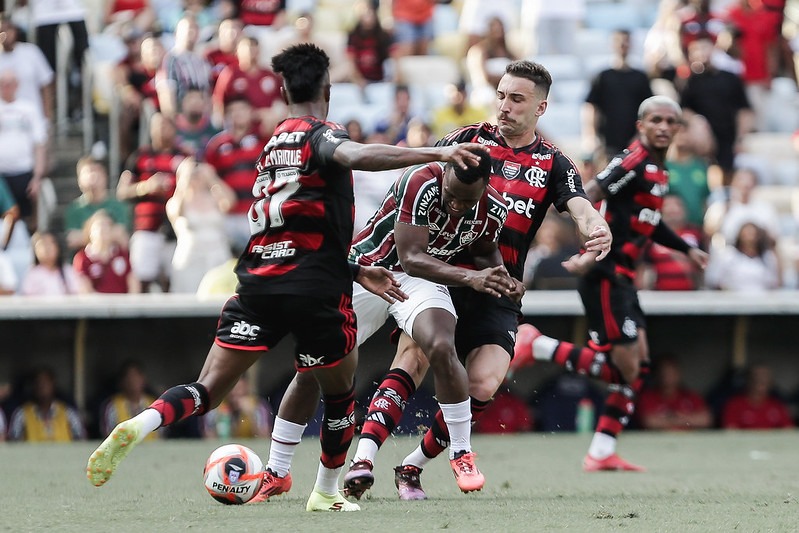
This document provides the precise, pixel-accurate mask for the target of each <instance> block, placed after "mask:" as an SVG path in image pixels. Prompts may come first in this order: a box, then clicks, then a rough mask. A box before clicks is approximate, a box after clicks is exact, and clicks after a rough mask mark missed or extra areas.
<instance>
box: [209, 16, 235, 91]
mask: <svg viewBox="0 0 799 533" xmlns="http://www.w3.org/2000/svg"><path fill="white" fill-rule="evenodd" d="M242 29H243V25H242V23H241V20H240V19H237V18H226V19H224V20H222V22H220V23H219V28H218V29H217V32H216V34H217V39H216V42H213V43H210V44H209V45H207V46H205V47H204V48H203V54H204V55H205V60H206V61H207V62H208V64H209V65H211V85H212V86H216V80H217V79H219V75H220V74H221V73H222V70H223V69H224V68H225V67H227V66H230V65H235V64H236V63H238V62H239V59H238V57H237V56H236V48H237V47H238V45H239V41H240V40H241V36H242Z"/></svg>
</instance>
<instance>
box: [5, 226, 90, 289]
mask: <svg viewBox="0 0 799 533" xmlns="http://www.w3.org/2000/svg"><path fill="white" fill-rule="evenodd" d="M31 242H32V243H33V253H34V255H35V257H36V259H35V264H34V266H33V267H32V268H31V269H30V270H29V271H28V274H27V275H26V276H25V279H23V280H22V286H21V287H20V290H19V292H20V294H24V295H25V296H63V295H66V294H76V293H77V292H78V283H77V280H76V279H75V271H74V270H72V267H71V266H70V265H68V264H66V263H65V262H64V256H63V254H62V253H61V245H60V244H58V239H56V236H55V235H54V234H52V233H50V232H36V233H34V234H33V237H31Z"/></svg>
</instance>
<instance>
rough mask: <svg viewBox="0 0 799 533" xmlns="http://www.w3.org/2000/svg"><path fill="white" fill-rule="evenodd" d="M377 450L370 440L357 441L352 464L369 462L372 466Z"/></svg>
mask: <svg viewBox="0 0 799 533" xmlns="http://www.w3.org/2000/svg"><path fill="white" fill-rule="evenodd" d="M378 449H379V448H378V447H377V443H376V442H375V441H373V440H372V439H364V438H361V439H358V447H357V448H356V449H355V455H353V456H352V462H353V464H354V463H357V462H358V461H369V462H370V463H372V464H374V463H375V457H376V456H377V450H378Z"/></svg>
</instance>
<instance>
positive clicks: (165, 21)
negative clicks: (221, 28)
mask: <svg viewBox="0 0 799 533" xmlns="http://www.w3.org/2000/svg"><path fill="white" fill-rule="evenodd" d="M187 16H189V17H192V18H194V20H195V21H197V33H198V41H199V42H206V41H208V40H209V39H211V37H212V36H213V35H214V33H215V32H216V29H217V27H218V25H219V19H220V17H219V15H218V14H217V11H216V8H215V6H214V3H212V2H209V1H207V0H177V1H171V2H162V3H161V4H160V6H159V9H158V25H159V26H160V28H161V29H163V31H165V32H167V33H175V32H177V26H178V24H179V23H180V21H181V19H183V18H185V17H187Z"/></svg>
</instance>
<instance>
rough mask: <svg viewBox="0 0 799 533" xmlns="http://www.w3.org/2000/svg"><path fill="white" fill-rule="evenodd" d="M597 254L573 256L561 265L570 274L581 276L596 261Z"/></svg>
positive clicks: (587, 253) (589, 253)
mask: <svg viewBox="0 0 799 533" xmlns="http://www.w3.org/2000/svg"><path fill="white" fill-rule="evenodd" d="M598 255H599V254H597V252H585V253H584V254H574V255H573V256H571V257H570V258H568V259H567V260H565V261H563V262H562V263H561V265H562V266H563V268H565V269H566V270H567V271H568V272H570V273H571V274H574V275H576V276H582V275H584V274H585V273H586V272H588V271H589V270H591V267H592V266H593V265H594V263H595V262H596V261H598V260H599V259H598Z"/></svg>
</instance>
